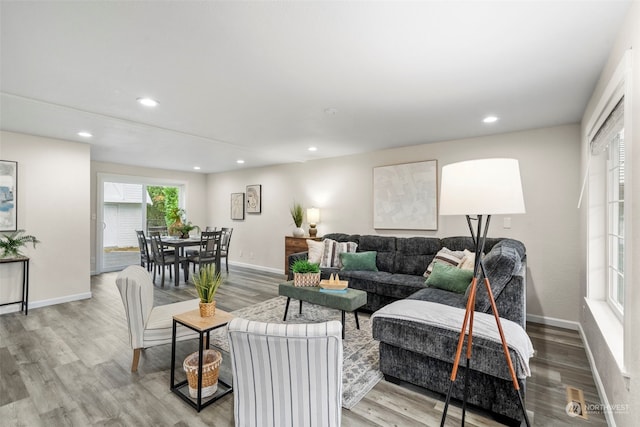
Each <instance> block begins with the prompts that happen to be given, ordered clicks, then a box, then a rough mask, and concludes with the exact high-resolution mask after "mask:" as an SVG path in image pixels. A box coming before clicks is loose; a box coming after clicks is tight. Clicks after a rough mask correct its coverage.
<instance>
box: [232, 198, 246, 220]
mask: <svg viewBox="0 0 640 427" xmlns="http://www.w3.org/2000/svg"><path fill="white" fill-rule="evenodd" d="M231 219H233V220H243V219H244V193H231Z"/></svg>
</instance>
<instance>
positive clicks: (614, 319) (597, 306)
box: [578, 49, 636, 378]
mask: <svg viewBox="0 0 640 427" xmlns="http://www.w3.org/2000/svg"><path fill="white" fill-rule="evenodd" d="M632 77H633V53H632V51H631V49H628V50H627V51H625V53H624V55H623V56H622V58H621V60H620V62H619V63H618V66H617V67H616V69H615V71H614V72H613V74H612V76H611V78H610V80H609V82H608V83H607V85H606V87H605V88H604V89H603V91H602V93H601V95H600V97H599V98H598V100H597V101H596V102H597V103H596V106H595V108H594V110H593V113H592V114H591V116H590V117H588V118H587V122H586V126H585V128H584V134H583V141H584V143H585V146H584V148H585V151H583V153H584V155H585V158H584V159H585V160H587V161H586V163H585V165H586V168H585V172H586V173H585V180H584V182H583V190H582V193H581V195H580V199H579V202H578V207H580V206H581V204H582V197H583V195H584V194H588V197H587V204H586V206H585V210H586V229H585V232H586V236H585V237H586V269H585V270H586V271H585V272H586V293H585V298H584V303H585V305H584V308H585V309H587V308H588V310H589V313H590V316H592V317H593V319H594V321H595V323H596V325H597V326H598V329H599V330H600V333H601V335H602V338H603V339H604V341H605V342H606V344H607V347H608V348H609V351H610V354H611V355H612V356H613V358H614V360H615V361H616V364H617V367H618V370H619V371H620V373H621V375H622V376H623V377H624V378H628V376H629V374H628V372H629V371H628V369H627V365H628V363H630V362H631V361H632V360H633V353H632V350H633V349H632V348H631V343H632V342H633V336H634V334H635V333H636V332H635V325H633V324H632V320H633V316H631V315H627V316H623V317H622V318H619V317H618V316H617V315H616V312H615V310H614V309H613V308H612V307H611V305H610V304H609V303H608V302H607V296H608V295H607V292H608V289H607V287H606V281H607V275H608V252H607V246H608V245H609V243H608V227H607V216H608V215H609V214H608V206H607V203H606V200H607V191H608V189H607V178H606V174H607V170H606V159H604V156H593V155H592V154H591V145H590V143H591V141H592V140H593V138H594V136H595V135H596V133H597V131H598V130H599V129H600V128H601V127H602V124H603V123H604V122H605V121H606V119H607V117H608V116H609V114H611V112H612V111H613V109H614V108H615V106H616V105H617V103H618V102H619V101H620V100H621V99H622V98H623V97H624V132H625V151H626V156H625V181H626V183H631V182H633V177H632V171H633V169H632V164H631V163H632V148H633V147H632V146H631V143H632V141H633V135H632V132H633V128H632V124H633V120H632V115H631V112H632V105H633V102H634V100H633V90H632ZM598 157H599V158H598ZM587 183H588V185H587ZM585 190H586V192H585ZM632 198H633V195H632V192H631V191H629V187H628V186H627V189H626V191H625V204H624V205H625V206H624V218H625V219H626V221H625V227H624V228H625V229H624V233H625V259H624V262H625V265H626V266H628V268H627V269H626V271H625V283H626V284H627V286H625V288H624V300H623V307H624V306H626V308H629V307H630V305H629V304H631V303H632V298H631V290H632V286H631V284H633V283H634V279H633V277H632V275H633V270H632V269H631V268H629V267H630V266H631V265H632V261H633V258H632V257H633V252H634V251H633V247H632V243H633V241H632V239H631V235H632V225H633V224H632V222H631V218H632V213H631V206H632V204H633V200H632ZM626 311H627V313H631V311H629V310H626ZM590 316H587V318H588V317H590ZM585 320H586V319H585Z"/></svg>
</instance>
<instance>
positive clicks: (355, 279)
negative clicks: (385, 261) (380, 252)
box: [340, 271, 426, 299]
mask: <svg viewBox="0 0 640 427" xmlns="http://www.w3.org/2000/svg"><path fill="white" fill-rule="evenodd" d="M340 278H341V279H342V280H348V281H349V287H350V288H354V289H360V290H362V291H366V292H367V293H372V294H378V295H383V296H386V297H391V298H395V299H402V298H406V297H408V296H409V295H411V294H413V293H414V292H416V291H417V290H419V289H424V287H425V286H426V285H425V284H424V279H423V278H422V277H421V276H411V275H407V274H393V273H388V272H386V271H341V272H340Z"/></svg>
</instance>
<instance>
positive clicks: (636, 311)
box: [580, 2, 640, 426]
mask: <svg viewBox="0 0 640 427" xmlns="http://www.w3.org/2000/svg"><path fill="white" fill-rule="evenodd" d="M639 47H640V2H633V3H632V5H631V8H630V10H629V12H628V14H627V17H626V20H625V23H624V25H623V26H622V27H621V29H620V33H619V35H618V38H617V40H616V43H615V46H614V48H613V50H612V51H611V54H610V56H609V59H608V61H607V64H606V66H605V68H604V70H603V72H602V74H601V76H600V79H599V81H598V85H597V87H596V89H595V91H594V93H593V95H592V97H591V100H590V101H589V104H588V106H587V108H586V110H585V113H584V116H583V120H582V126H581V131H582V137H583V142H582V143H581V154H582V162H581V170H582V174H584V171H585V170H586V168H587V162H588V157H589V154H588V150H587V147H588V143H587V141H586V135H587V132H588V130H587V129H586V127H587V122H588V121H589V119H590V118H591V117H592V115H593V114H594V112H595V110H596V105H597V103H598V101H599V100H600V98H601V97H602V94H603V92H604V90H605V87H606V85H607V84H608V83H609V81H610V80H611V78H612V76H613V73H614V70H615V68H616V66H617V65H618V64H619V63H620V61H621V59H622V57H623V55H624V52H625V51H626V50H628V49H630V48H634V50H633V65H632V67H633V77H632V78H633V92H632V102H633V106H632V111H631V114H630V115H628V116H626V117H632V118H633V119H632V123H628V122H627V121H625V145H626V149H627V154H628V156H629V157H630V158H631V162H632V165H633V166H632V169H629V168H627V169H626V170H627V171H628V173H627V177H630V179H629V180H628V181H627V183H626V188H625V194H626V195H627V197H628V198H631V200H632V211H633V217H632V218H631V219H627V224H626V226H627V227H631V241H630V242H626V246H625V247H626V250H629V251H632V253H633V255H634V259H635V260H638V258H639V254H640V173H638V172H640V120H639V118H640V50H639V49H638V48H639ZM587 194H588V192H587ZM582 206H583V207H582V209H581V211H580V225H581V226H580V242H581V244H580V250H581V259H582V260H586V259H587V248H588V243H587V241H586V236H587V229H588V228H587V213H588V212H587V207H588V206H589V201H588V200H585V201H583V203H582ZM586 270H587V268H586V264H585V263H584V262H583V268H581V271H580V283H581V285H582V287H581V293H580V300H581V302H582V300H583V299H584V298H585V297H586V296H587V293H586V283H587V275H586ZM625 273H626V275H627V280H626V286H627V287H628V288H629V293H627V294H626V298H627V300H628V301H629V305H628V306H627V307H626V308H625V317H627V322H626V323H627V324H628V325H631V327H630V328H628V329H630V331H629V330H628V331H627V333H626V337H625V340H627V345H629V346H630V347H629V350H628V352H627V353H626V354H628V355H630V360H627V361H626V362H625V364H626V368H627V370H628V372H627V374H628V378H625V375H624V374H623V373H622V372H621V371H620V369H619V368H618V365H617V363H616V358H615V357H614V355H613V354H612V352H611V350H610V349H609V346H608V345H607V342H606V341H607V340H606V339H605V335H607V334H608V333H610V331H607V330H604V331H601V330H600V328H599V326H598V324H597V323H596V320H595V317H594V313H592V312H591V311H590V308H589V306H587V305H586V304H585V308H584V310H581V319H580V323H581V325H582V329H583V331H584V336H585V338H586V344H587V346H588V348H589V350H590V352H591V355H592V362H593V367H594V368H595V369H594V370H595V373H596V376H597V379H598V380H599V381H601V389H600V391H601V393H603V396H602V397H603V398H604V399H605V401H606V402H608V403H609V404H610V405H629V409H628V410H627V411H621V410H615V411H612V413H611V416H612V417H613V420H615V421H614V422H615V424H616V425H618V426H634V425H637V424H638V421H637V419H638V411H639V410H640V384H639V379H640V335H639V334H638V332H637V325H639V324H640V263H639V262H634V263H632V265H631V266H629V267H628V268H627V271H626V272H625ZM629 277H630V278H631V280H629Z"/></svg>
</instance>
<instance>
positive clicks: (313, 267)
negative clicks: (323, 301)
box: [290, 259, 320, 286]
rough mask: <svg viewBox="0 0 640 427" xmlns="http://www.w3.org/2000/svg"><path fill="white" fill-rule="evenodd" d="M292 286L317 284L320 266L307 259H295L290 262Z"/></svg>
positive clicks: (318, 282)
mask: <svg viewBox="0 0 640 427" xmlns="http://www.w3.org/2000/svg"><path fill="white" fill-rule="evenodd" d="M290 269H291V272H293V285H294V286H318V285H319V284H320V266H319V265H318V264H316V263H313V262H309V260H307V259H297V260H295V261H294V262H293V263H292V264H291V267H290Z"/></svg>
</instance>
